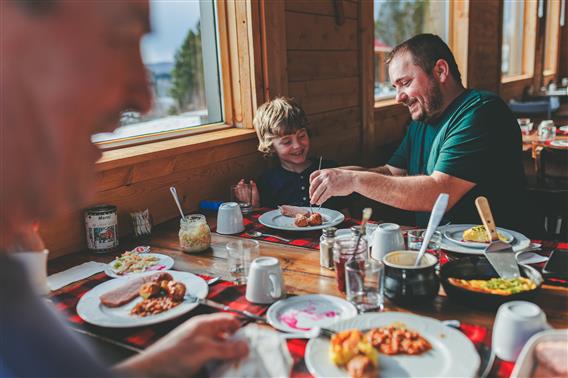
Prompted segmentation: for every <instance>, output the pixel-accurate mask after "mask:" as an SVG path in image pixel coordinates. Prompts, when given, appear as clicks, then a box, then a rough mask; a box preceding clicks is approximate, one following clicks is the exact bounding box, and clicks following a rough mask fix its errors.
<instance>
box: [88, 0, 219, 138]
mask: <svg viewBox="0 0 568 378" xmlns="http://www.w3.org/2000/svg"><path fill="white" fill-rule="evenodd" d="M150 17H151V24H152V32H151V33H150V34H148V35H147V36H145V37H144V38H143V40H142V43H141V52H142V60H143V62H144V64H145V66H146V69H147V75H148V81H149V82H150V85H151V92H152V95H153V105H152V109H151V110H150V111H149V112H148V113H147V114H140V113H137V112H131V111H126V112H124V113H123V114H122V117H121V125H120V127H119V128H117V129H116V130H115V131H114V132H113V133H101V134H96V135H93V137H92V140H93V142H99V143H101V142H102V143H103V145H105V144H111V145H113V144H114V145H124V144H130V143H131V142H133V141H134V143H139V142H140V141H145V140H153V139H156V138H157V134H159V135H160V137H163V135H164V134H168V133H171V132H172V131H178V133H179V131H180V130H186V131H187V130H188V129H190V128H195V127H197V126H203V125H208V124H213V123H220V122H222V121H223V115H222V114H223V113H222V101H221V89H220V73H219V72H220V69H219V63H218V62H219V59H218V48H217V40H216V35H217V26H216V22H215V8H214V4H213V1H205V0H202V1H199V2H198V1H183V2H173V1H160V0H152V1H151V2H150ZM182 134H183V133H182ZM109 142H110V143H109Z"/></svg>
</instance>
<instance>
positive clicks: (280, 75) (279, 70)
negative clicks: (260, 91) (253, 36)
mask: <svg viewBox="0 0 568 378" xmlns="http://www.w3.org/2000/svg"><path fill="white" fill-rule="evenodd" d="M284 4H285V3H284V2H283V1H267V0H263V1H261V12H262V13H263V16H264V17H263V18H262V20H261V23H262V34H263V35H262V43H263V53H264V56H263V58H264V59H263V71H264V87H265V88H264V101H268V100H269V99H271V98H274V97H277V96H285V95H287V93H288V67H287V63H288V61H287V59H286V48H287V44H286V11H285V10H284Z"/></svg>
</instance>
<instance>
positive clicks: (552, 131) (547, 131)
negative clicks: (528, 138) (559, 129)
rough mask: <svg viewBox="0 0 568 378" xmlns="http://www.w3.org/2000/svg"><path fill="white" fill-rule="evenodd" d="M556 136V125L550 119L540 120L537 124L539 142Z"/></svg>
mask: <svg viewBox="0 0 568 378" xmlns="http://www.w3.org/2000/svg"><path fill="white" fill-rule="evenodd" d="M554 138H556V126H554V122H552V121H548V120H547V121H542V122H541V123H540V125H539V126H538V140H539V141H540V142H546V141H549V140H554Z"/></svg>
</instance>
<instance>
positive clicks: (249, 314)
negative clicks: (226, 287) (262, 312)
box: [187, 295, 268, 323]
mask: <svg viewBox="0 0 568 378" xmlns="http://www.w3.org/2000/svg"><path fill="white" fill-rule="evenodd" d="M187 297H189V299H190V300H191V301H192V302H197V303H199V304H201V305H204V306H207V307H211V308H215V309H217V310H222V311H228V312H233V313H235V314H238V315H241V316H243V317H245V318H247V319H250V320H254V321H258V322H263V323H268V321H267V320H266V318H265V317H264V316H258V315H255V314H253V313H252V312H249V311H246V310H238V309H236V308H232V307H230V306H227V305H224V304H222V303H218V302H215V301H212V300H210V299H207V298H197V297H194V296H191V295H187Z"/></svg>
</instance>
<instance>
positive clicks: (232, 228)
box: [217, 202, 245, 235]
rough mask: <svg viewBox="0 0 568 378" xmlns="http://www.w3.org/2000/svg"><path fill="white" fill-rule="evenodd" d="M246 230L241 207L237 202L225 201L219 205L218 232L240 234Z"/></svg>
mask: <svg viewBox="0 0 568 378" xmlns="http://www.w3.org/2000/svg"><path fill="white" fill-rule="evenodd" d="M244 230H245V226H244V224H243V214H242V213H241V207H240V206H239V204H238V203H236V202H225V203H222V204H221V206H219V212H218V213H217V233H219V234H225V235H230V234H239V233H241V232H243V231H244Z"/></svg>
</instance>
